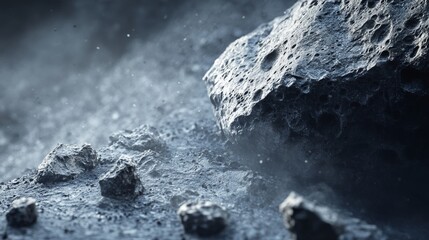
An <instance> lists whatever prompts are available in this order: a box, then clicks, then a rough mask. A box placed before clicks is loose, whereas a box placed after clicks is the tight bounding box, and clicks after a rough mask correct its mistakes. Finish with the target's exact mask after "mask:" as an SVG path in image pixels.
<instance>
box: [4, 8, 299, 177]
mask: <svg viewBox="0 0 429 240" xmlns="http://www.w3.org/2000/svg"><path fill="white" fill-rule="evenodd" d="M293 2H294V1H293V0H275V1H273V0H252V1H245V0H229V1H227V0H216V1H200V0H188V1H184V0H158V1H157V0H141V1H137V0H134V1H133V0H128V1H123V0H121V1H108V0H98V1H87V0H76V1H65V0H63V1H55V0H47V1H32V0H27V1H17V0H13V1H1V2H0V36H1V37H0V181H5V180H8V179H11V178H13V177H17V176H19V175H21V174H22V172H23V171H25V170H26V169H34V168H35V167H37V165H38V164H39V163H40V162H41V161H42V159H43V157H44V156H45V155H46V154H47V153H48V152H49V151H50V150H51V149H52V148H53V147H54V146H55V145H56V144H57V143H84V142H87V143H90V144H92V145H95V147H99V146H102V145H104V144H106V143H107V142H108V136H109V135H110V134H111V133H113V132H115V131H118V130H121V129H125V128H134V127H136V126H138V125H140V124H150V125H154V126H161V124H164V123H165V122H166V121H168V122H172V123H173V124H172V126H174V122H175V121H185V122H186V121H187V120H188V119H201V121H213V124H215V123H214V119H213V114H212V111H211V106H210V103H209V100H208V97H207V95H206V88H205V86H204V83H203V82H202V81H201V78H202V76H203V75H204V73H205V71H206V70H207V69H208V68H209V67H210V65H211V64H212V63H213V61H214V60H215V59H216V57H217V56H218V55H219V54H220V53H222V51H223V50H224V49H225V48H226V47H227V45H228V44H229V43H230V42H232V41H233V40H234V39H236V38H238V37H240V36H242V35H244V34H246V33H248V32H250V31H251V30H253V29H254V28H255V27H257V26H258V25H260V24H262V23H264V22H267V21H269V20H271V19H273V18H274V17H276V16H279V15H281V14H283V12H284V11H285V10H286V9H287V8H288V7H289V6H291V5H292V4H293Z"/></svg>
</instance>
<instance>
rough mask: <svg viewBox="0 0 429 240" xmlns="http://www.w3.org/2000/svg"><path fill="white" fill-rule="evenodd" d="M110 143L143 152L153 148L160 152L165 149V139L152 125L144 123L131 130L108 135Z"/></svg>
mask: <svg viewBox="0 0 429 240" xmlns="http://www.w3.org/2000/svg"><path fill="white" fill-rule="evenodd" d="M109 139H110V145H111V146H117V147H122V148H125V149H127V150H132V151H138V152H144V151H147V150H153V151H156V152H162V151H164V150H165V149H166V144H165V141H164V140H163V139H162V138H161V137H160V135H159V133H158V131H157V130H156V129H155V128H154V127H149V126H146V125H143V126H140V127H138V128H136V129H133V130H124V131H121V132H117V133H115V134H113V135H112V136H110V138H109Z"/></svg>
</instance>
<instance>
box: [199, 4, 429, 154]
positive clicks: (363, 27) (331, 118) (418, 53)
mask: <svg viewBox="0 0 429 240" xmlns="http://www.w3.org/2000/svg"><path fill="white" fill-rule="evenodd" d="M428 19H429V18H428V3H427V1H424V0H412V1H396V0H394V1H379V0H371V1H367V0H347V1H340V0H314V1H310V0H302V1H298V2H297V3H296V4H295V5H294V7H292V8H291V9H290V10H288V11H287V12H286V14H285V15H284V16H280V17H278V18H276V19H274V20H273V21H271V22H269V23H267V24H264V25H262V26H260V27H259V28H257V29H256V30H255V31H253V32H251V33H249V34H247V35H246V36H244V37H241V38H239V39H238V40H236V41H235V42H233V43H232V44H231V45H230V46H229V47H228V48H227V49H226V50H225V52H224V53H223V54H222V55H221V56H220V57H219V58H218V59H217V60H216V62H215V63H214V65H213V66H212V68H211V69H210V70H209V71H208V72H207V74H206V75H205V81H206V83H207V86H208V92H209V96H210V99H211V102H212V104H213V106H214V109H215V114H216V117H217V120H218V124H219V125H220V127H221V128H222V131H223V132H224V133H225V135H226V136H227V137H229V138H230V139H231V140H235V141H239V139H240V136H243V139H246V140H247V139H249V136H250V138H253V139H264V140H263V141H271V142H272V143H278V142H279V141H282V142H283V141H285V140H290V141H292V142H296V140H302V139H304V140H303V141H306V142H308V141H311V142H315V143H321V144H323V145H324V148H328V147H329V148H330V149H329V150H331V151H333V152H334V153H338V154H341V153H344V152H347V151H349V150H350V148H354V149H358V148H360V149H365V150H364V151H365V153H369V154H370V155H371V154H373V155H384V156H386V158H389V160H390V161H395V160H396V159H402V160H405V161H408V160H409V159H410V158H417V159H420V158H422V157H421V156H422V154H424V153H423V152H426V155H425V156H427V151H424V149H423V148H424V147H423V146H424V145H425V144H424V142H425V135H427V133H428V129H429V125H428V122H429V121H428V118H429V112H428V110H427V109H428V108H427V94H428V86H429V85H428V83H427V81H426V76H428V73H429V68H428V66H429V64H428V63H429V54H428V47H427V46H428V39H429V35H428V31H429V20H428ZM267 129H268V130H267ZM270 129H272V130H270ZM279 133H280V134H279ZM276 135H281V138H277V137H276ZM263 141H260V142H263ZM410 142H412V143H413V144H406V145H407V146H405V147H404V144H405V143H410ZM254 145H256V146H258V142H257V143H256V144H254ZM393 158H395V159H393ZM389 160H387V161H389Z"/></svg>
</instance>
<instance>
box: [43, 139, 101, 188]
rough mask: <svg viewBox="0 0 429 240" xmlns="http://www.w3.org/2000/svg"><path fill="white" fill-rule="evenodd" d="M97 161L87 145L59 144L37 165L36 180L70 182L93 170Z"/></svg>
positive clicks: (94, 153)
mask: <svg viewBox="0 0 429 240" xmlns="http://www.w3.org/2000/svg"><path fill="white" fill-rule="evenodd" d="M97 161H98V160H97V152H96V151H95V150H94V149H93V148H92V147H91V145H89V144H83V145H82V146H77V145H66V144H59V145H58V146H57V147H55V148H54V150H52V151H51V152H50V153H49V154H48V155H47V156H46V157H45V158H44V159H43V162H42V163H41V164H40V165H39V167H38V169H37V176H36V180H37V182H40V183H48V182H60V181H66V180H70V179H72V178H74V177H75V176H76V175H79V174H81V173H83V172H85V171H88V170H91V169H93V168H95V166H96V165H97Z"/></svg>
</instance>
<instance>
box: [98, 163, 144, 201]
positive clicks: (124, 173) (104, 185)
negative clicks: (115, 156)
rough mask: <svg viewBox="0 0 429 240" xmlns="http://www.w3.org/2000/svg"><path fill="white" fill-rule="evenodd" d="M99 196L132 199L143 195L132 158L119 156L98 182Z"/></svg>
mask: <svg viewBox="0 0 429 240" xmlns="http://www.w3.org/2000/svg"><path fill="white" fill-rule="evenodd" d="M98 183H99V185H100V190H101V195H102V196H104V197H109V198H115V199H133V198H135V197H136V196H138V195H140V194H142V193H143V186H142V183H141V180H140V177H139V175H138V173H137V171H136V163H135V162H134V161H133V159H132V158H130V157H127V156H121V157H120V158H119V160H118V161H117V163H116V165H115V166H113V167H112V168H111V169H110V170H109V172H107V173H106V174H105V175H103V176H102V177H101V178H100V180H99V182H98Z"/></svg>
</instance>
